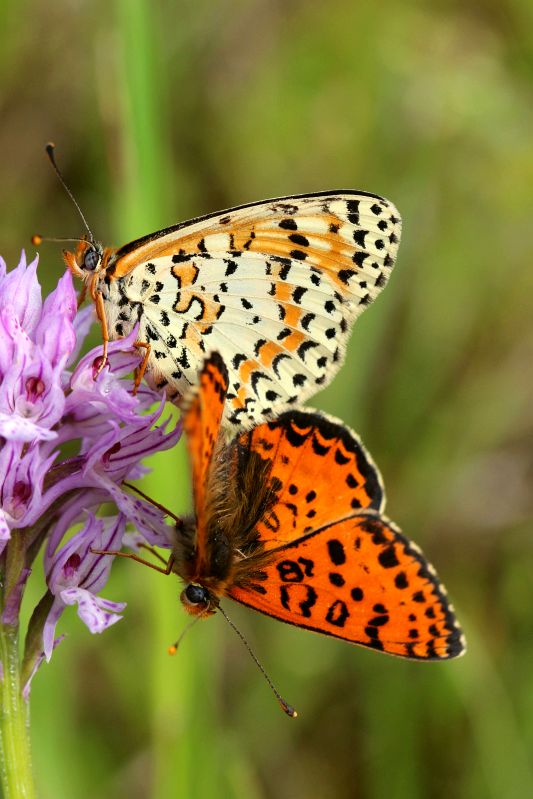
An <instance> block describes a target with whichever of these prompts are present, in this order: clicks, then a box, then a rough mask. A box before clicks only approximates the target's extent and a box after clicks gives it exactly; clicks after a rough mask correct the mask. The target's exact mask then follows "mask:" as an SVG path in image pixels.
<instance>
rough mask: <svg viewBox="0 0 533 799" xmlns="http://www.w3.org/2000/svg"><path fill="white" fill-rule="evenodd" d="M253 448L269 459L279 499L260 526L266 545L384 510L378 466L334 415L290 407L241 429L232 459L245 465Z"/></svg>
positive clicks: (258, 526)
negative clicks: (359, 514) (369, 511)
mask: <svg viewBox="0 0 533 799" xmlns="http://www.w3.org/2000/svg"><path fill="white" fill-rule="evenodd" d="M249 452H255V453H257V454H259V455H260V456H261V458H262V459H264V460H267V461H269V462H270V471H269V478H270V481H271V484H272V486H273V489H274V491H275V494H276V502H275V504H274V506H273V507H271V508H270V510H269V511H268V512H267V513H266V514H265V516H264V517H263V518H262V519H261V521H260V522H259V524H258V525H257V528H256V529H257V531H258V533H259V537H260V539H261V542H262V543H263V545H264V547H265V549H272V548H276V547H279V546H280V545H282V544H284V543H287V542H288V541H294V540H295V539H297V538H300V537H301V536H302V535H304V534H305V533H308V532H309V531H310V530H316V529H317V528H318V527H321V526H322V525H324V524H327V523H330V522H332V521H335V520H337V519H343V518H345V517H346V516H348V515H351V514H352V513H354V511H358V510H361V509H365V508H369V509H372V510H376V511H382V510H383V507H384V504H385V497H384V489H383V483H382V480H381V476H380V474H379V471H378V468H377V466H376V465H375V463H374V462H373V460H372V458H371V457H370V455H369V453H368V452H367V451H366V450H365V448H364V446H363V444H362V443H361V441H360V440H359V438H358V436H357V435H356V434H355V433H354V432H352V431H351V430H350V429H349V428H347V427H346V426H345V425H343V424H342V423H341V422H339V421H337V420H336V419H334V418H332V417H329V416H326V415H324V414H321V413H317V412H314V411H309V410H305V411H304V410H292V411H286V412H285V413H283V414H281V416H279V417H278V418H277V419H275V420H274V421H272V422H268V423H265V424H262V425H259V426H258V427H255V428H254V429H253V430H251V431H250V432H248V433H243V434H242V435H241V436H239V438H238V439H236V440H235V442H234V444H233V457H234V458H235V460H236V461H237V462H238V461H239V456H240V459H241V460H240V463H238V465H237V468H241V469H245V468H246V455H247V454H248V453H249Z"/></svg>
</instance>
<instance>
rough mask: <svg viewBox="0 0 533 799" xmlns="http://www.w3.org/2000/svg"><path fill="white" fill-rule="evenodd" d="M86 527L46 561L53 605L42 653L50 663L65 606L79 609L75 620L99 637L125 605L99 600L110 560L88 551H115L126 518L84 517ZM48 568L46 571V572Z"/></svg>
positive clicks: (119, 515) (121, 536)
mask: <svg viewBox="0 0 533 799" xmlns="http://www.w3.org/2000/svg"><path fill="white" fill-rule="evenodd" d="M87 516H88V518H87V521H86V523H85V526H84V527H83V528H82V530H80V532H79V533H76V535H74V536H73V537H72V538H71V539H70V540H69V541H68V542H67V543H66V544H64V546H62V547H61V549H60V550H59V551H58V552H57V553H55V555H54V556H52V557H46V558H45V568H46V569H47V575H46V581H47V583H48V587H49V590H50V591H51V593H52V594H53V595H54V602H53V605H52V607H51V610H50V612H49V614H48V618H47V619H46V622H45V625H44V630H43V651H44V655H45V657H46V659H47V660H50V657H51V656H52V651H53V648H54V640H55V629H56V625H57V622H58V620H59V617H60V616H61V614H62V613H63V610H64V609H65V607H66V606H67V605H74V604H75V605H77V606H78V616H79V617H80V619H81V620H82V621H83V622H84V623H85V624H86V625H87V627H88V628H89V630H90V631H91V632H92V633H102V632H103V631H104V630H106V629H107V628H108V627H110V626H111V625H112V624H116V622H117V621H119V620H120V619H121V618H122V616H121V615H119V614H120V613H121V612H122V611H123V610H124V608H125V607H126V604H125V603H124V602H111V601H110V600H108V599H103V598H102V597H100V596H98V595H97V594H98V592H99V591H100V590H101V589H102V588H103V587H104V585H105V584H106V582H107V579H108V577H109V572H110V571H111V565H112V562H113V558H112V557H111V556H109V555H97V554H94V553H93V552H92V551H91V550H92V549H93V548H94V549H103V550H118V549H120V547H121V545H122V538H123V536H124V532H125V529H126V517H125V516H124V515H123V514H121V513H119V514H118V516H113V517H110V518H107V519H97V518H96V517H95V516H94V514H92V513H90V514H88V515H87ZM47 567H48V568H47Z"/></svg>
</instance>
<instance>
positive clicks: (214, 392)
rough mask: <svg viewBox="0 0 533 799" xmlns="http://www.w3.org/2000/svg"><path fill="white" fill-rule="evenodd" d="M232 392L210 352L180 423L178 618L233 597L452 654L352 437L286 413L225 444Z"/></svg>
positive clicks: (443, 608)
mask: <svg viewBox="0 0 533 799" xmlns="http://www.w3.org/2000/svg"><path fill="white" fill-rule="evenodd" d="M228 389H229V375H228V370H227V369H226V367H225V364H224V361H223V359H222V357H221V356H220V355H219V354H218V353H212V354H211V355H210V356H209V357H208V358H207V359H206V361H205V363H204V365H203V368H202V370H201V373H200V379H199V388H198V390H197V391H196V393H195V394H194V396H193V398H192V400H190V402H189V406H188V408H187V409H186V411H185V414H184V422H183V424H184V431H185V434H186V438H187V445H188V450H189V455H190V459H191V465H192V477H193V490H194V516H192V517H191V518H188V519H184V520H182V522H181V523H179V524H177V525H176V530H175V540H174V545H173V548H172V555H171V557H170V559H169V562H168V567H167V569H166V573H170V572H171V571H172V572H175V573H177V574H178V575H179V576H180V577H181V578H182V579H183V580H184V582H185V588H184V589H183V591H182V593H181V601H182V604H183V606H184V607H185V610H186V611H188V613H190V614H191V615H193V616H198V617H207V616H209V615H211V614H213V613H216V612H217V610H222V608H221V605H220V602H221V599H222V598H225V597H229V598H231V599H234V600H235V601H237V602H239V603H241V604H242V605H246V606H248V607H250V608H252V609H254V610H257V611H259V612H261V613H264V614H266V615H267V616H271V617H273V618H276V619H279V620H281V621H284V622H288V623H289V624H293V625H296V626H298V627H303V628H306V629H309V630H313V631H314V632H318V633H323V634H325V635H330V636H333V637H335V638H341V639H344V640H346V641H349V642H351V643H354V644H360V645H362V646H366V647H370V648H372V649H376V650H379V651H382V652H386V653H388V654H391V655H398V656H400V657H405V658H413V659H417V660H445V659H448V658H453V657H457V656H458V655H461V654H462V653H463V651H464V648H465V643H464V638H463V635H462V633H461V629H460V627H459V625H458V623H457V620H456V618H455V615H454V610H453V607H452V605H451V604H450V603H449V601H448V599H447V595H446V590H445V588H444V586H443V585H442V583H441V582H440V581H439V578H438V577H437V574H436V572H435V569H434V568H433V566H432V565H431V564H430V563H429V562H428V560H427V559H426V557H425V556H424V554H423V553H422V551H421V550H420V549H419V547H418V546H417V545H416V544H414V543H413V542H412V541H411V540H410V539H409V538H407V537H406V536H404V535H403V534H402V533H401V532H400V530H399V529H398V527H396V525H395V524H394V523H393V522H391V521H390V520H389V519H387V518H386V517H385V516H384V515H383V508H384V504H385V496H384V488H383V482H382V480H381V477H380V474H379V471H378V469H377V466H376V465H375V463H374V462H373V461H372V458H371V457H370V455H369V454H368V452H367V451H366V450H365V448H364V447H363V445H362V443H361V441H360V440H359V438H358V437H357V436H356V435H355V433H353V432H352V431H351V430H349V429H348V428H347V427H346V426H345V425H343V424H342V423H341V422H339V421H337V420H336V419H333V418H331V417H329V416H326V415H324V414H321V413H318V412H316V411H312V410H307V409H306V410H298V409H291V410H288V411H286V412H284V413H282V414H281V415H280V416H279V417H277V418H276V419H274V420H271V421H267V422H264V423H262V424H260V425H257V426H255V427H254V428H252V429H251V430H248V431H244V432H240V433H239V434H237V435H234V436H233V437H232V438H231V439H229V440H228V438H227V435H226V433H225V431H224V430H223V428H222V426H221V423H222V418H223V413H224V405H225V400H226V395H227V392H228ZM130 557H131V556H130ZM134 557H135V556H134ZM136 559H139V558H136ZM224 615H225V614H224ZM278 698H279V697H278Z"/></svg>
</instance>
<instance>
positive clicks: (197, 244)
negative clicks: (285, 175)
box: [106, 192, 401, 426]
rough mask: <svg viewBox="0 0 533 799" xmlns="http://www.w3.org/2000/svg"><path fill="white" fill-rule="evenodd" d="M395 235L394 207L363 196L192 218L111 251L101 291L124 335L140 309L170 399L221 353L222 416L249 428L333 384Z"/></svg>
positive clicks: (297, 200) (153, 370)
mask: <svg viewBox="0 0 533 799" xmlns="http://www.w3.org/2000/svg"><path fill="white" fill-rule="evenodd" d="M400 231H401V221H400V217H399V214H398V212H397V211H396V209H395V207H394V206H393V205H392V204H391V203H389V202H388V201H387V200H384V199H383V198H381V197H378V196H376V195H367V194H364V193H361V192H328V193H323V194H316V195H304V196H300V197H285V198H281V199H276V200H267V201H265V202H262V203H254V204H252V205H249V206H243V207H240V208H235V209H230V210H229V211H225V212H222V213H220V214H215V215H211V216H208V217H204V218H201V219H198V220H192V221H191V222H190V223H184V224H183V225H178V226H175V227H174V228H169V229H168V230H166V231H160V232H159V233H157V234H153V235H152V236H148V237H146V238H145V239H140V240H138V241H136V242H132V243H131V244H130V245H127V246H126V247H123V248H122V249H121V250H119V251H118V252H117V253H116V255H115V258H114V261H113V264H112V266H111V267H110V271H111V270H112V282H111V285H110V288H109V292H111V293H112V292H113V291H114V292H115V293H117V292H119V293H120V297H119V296H118V295H117V297H116V298H115V299H114V304H115V306H116V307H111V306H112V302H113V300H112V298H111V295H109V296H108V295H106V308H107V311H108V313H109V317H110V318H109V320H108V321H109V324H110V327H111V328H112V330H113V333H114V335H124V334H125V333H126V332H127V330H128V329H129V327H130V325H131V324H133V320H135V321H137V316H134V315H133V311H132V314H131V319H129V317H128V312H127V311H128V306H127V305H126V300H127V302H128V303H129V307H130V308H131V309H137V310H138V309H139V308H140V309H142V313H141V315H140V319H139V322H140V328H139V336H140V338H141V339H142V340H145V341H147V342H148V343H149V344H151V346H152V353H151V355H150V360H149V372H148V374H149V376H150V379H151V381H152V382H153V383H155V384H156V385H158V386H163V385H166V386H167V390H168V391H169V395H170V396H172V397H175V398H176V399H177V400H178V401H179V398H180V396H181V395H183V394H184V393H185V392H186V391H187V389H188V386H189V385H190V384H194V383H196V381H197V373H198V370H199V366H200V363H201V362H202V360H203V358H204V355H205V352H208V351H211V350H215V349H216V350H218V351H219V352H220V353H221V354H222V355H223V357H224V360H225V362H226V365H227V368H228V373H229V389H228V407H227V409H226V413H225V419H226V421H228V422H230V423H232V424H236V425H244V426H250V425H251V424H254V423H257V422H260V421H263V420H264V419H265V418H269V417H270V416H272V415H275V414H276V413H278V412H280V411H281V410H283V408H286V407H287V406H288V405H290V403H292V402H294V401H296V400H298V401H302V400H303V399H305V398H306V397H309V396H311V395H312V394H314V393H315V392H317V391H318V390H320V389H321V388H323V387H324V386H325V385H327V384H328V383H329V382H330V380H331V379H332V377H333V375H334V374H335V373H336V372H337V371H338V369H339V368H340V366H341V364H342V361H343V357H344V350H345V347H346V343H347V340H348V337H349V334H350V330H351V326H352V324H353V322H354V321H355V319H356V318H357V317H358V316H359V314H360V313H361V312H362V311H363V310H364V309H365V308H366V307H367V306H368V305H369V304H370V303H371V302H372V301H373V300H374V299H375V298H376V297H377V295H378V294H379V293H380V291H381V290H382V289H383V287H384V286H385V284H386V282H387V280H388V277H389V275H390V271H391V269H392V266H393V265H394V261H395V258H396V253H397V249H398V244H399V238H400ZM106 291H107V290H106ZM119 301H120V302H121V303H122V305H121V308H122V311H121V314H120V318H119V317H118V316H117V313H116V308H117V307H118V303H119ZM137 310H136V313H137ZM126 317H128V318H126Z"/></svg>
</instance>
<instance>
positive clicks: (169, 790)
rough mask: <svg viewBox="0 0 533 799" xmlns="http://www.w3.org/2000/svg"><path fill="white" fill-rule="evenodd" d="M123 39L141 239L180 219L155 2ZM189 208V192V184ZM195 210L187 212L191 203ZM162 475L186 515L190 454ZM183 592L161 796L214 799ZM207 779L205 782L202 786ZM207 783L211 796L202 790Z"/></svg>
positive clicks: (162, 634)
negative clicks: (183, 621) (174, 204)
mask: <svg viewBox="0 0 533 799" xmlns="http://www.w3.org/2000/svg"><path fill="white" fill-rule="evenodd" d="M115 10H116V15H117V33H118V36H119V40H120V46H119V57H120V67H119V69H120V77H119V83H118V87H117V88H118V91H117V95H118V96H120V98H121V102H122V108H121V113H122V119H121V141H120V148H121V152H122V158H123V167H124V180H123V184H122V185H121V186H120V187H119V189H118V191H117V193H116V196H115V209H116V211H117V215H118V216H119V217H120V219H121V222H122V226H123V229H124V232H127V233H128V234H129V235H135V236H136V235H140V234H142V233H144V232H146V231H148V230H150V229H157V228H159V227H162V226H164V224H165V223H166V221H167V220H168V219H169V217H170V215H171V186H170V179H169V162H170V158H169V147H168V141H167V137H166V131H165V114H164V109H165V107H166V103H167V102H168V99H169V98H168V93H167V87H166V86H165V80H164V78H165V71H164V69H163V67H162V63H161V61H160V60H158V55H159V54H160V52H161V51H160V49H158V41H159V38H160V37H159V36H158V25H157V22H158V19H157V9H156V8H155V7H154V5H153V4H151V3H148V2H146V0H116V3H115ZM178 188H179V195H180V199H181V200H184V199H185V198H187V196H188V194H189V191H188V187H187V186H186V185H184V184H182V185H179V187H178ZM184 205H185V203H184ZM151 465H152V467H153V470H154V472H153V475H152V476H149V477H148V478H147V479H145V480H143V487H144V488H145V489H146V490H147V491H148V492H149V493H150V492H151V493H152V494H153V495H154V497H155V498H157V499H158V500H159V501H161V502H163V503H164V504H167V505H168V506H169V507H170V508H171V509H172V510H174V511H177V512H182V511H183V510H184V509H185V508H186V506H187V503H186V500H185V498H186V497H187V496H188V494H189V492H188V467H187V463H186V458H185V451H184V447H183V445H180V446H178V447H177V448H175V450H174V451H172V452H167V453H161V457H156V458H154V459H153V461H152V464H151ZM180 590H181V588H180V585H179V583H178V582H177V581H176V579H175V577H174V576H173V575H172V576H170V577H168V578H166V579H165V578H161V580H159V581H158V582H157V590H156V591H152V593H151V595H150V597H149V601H150V608H151V628H152V640H151V642H150V644H149V645H150V646H151V647H152V649H153V659H152V672H151V674H150V680H151V681H152V708H151V713H152V749H153V752H152V762H153V769H154V774H153V786H152V792H151V795H152V796H153V797H166V796H171V795H172V796H187V797H191V798H192V797H194V796H200V795H203V796H212V795H215V793H216V784H215V783H214V780H215V775H216V773H217V771H218V769H217V765H218V764H217V763H216V762H215V763H213V762H212V753H214V752H216V748H214V747H211V746H209V745H206V744H207V743H208V740H209V737H210V735H211V734H214V719H213V712H212V702H210V701H209V691H207V690H205V683H206V682H207V681H208V680H209V679H212V675H207V674H205V668H206V667H205V666H204V668H202V664H206V663H209V662H212V660H213V649H212V647H213V643H214V642H213V640H209V643H208V646H209V653H210V654H209V656H207V653H206V652H202V648H201V646H198V644H199V643H201V642H200V640H199V636H194V639H195V640H194V641H191V642H190V643H189V642H187V645H186V646H184V647H182V648H181V649H180V652H179V654H178V655H177V657H176V658H170V657H168V656H167V655H166V652H165V650H166V647H167V646H168V645H169V644H170V643H171V642H172V639H173V638H174V637H175V635H176V633H177V632H179V630H178V618H179V612H180V611H179V602H178V596H179V592H180ZM199 777H201V780H200V779H199ZM200 783H202V789H203V792H202V794H200V793H199V785H200Z"/></svg>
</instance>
